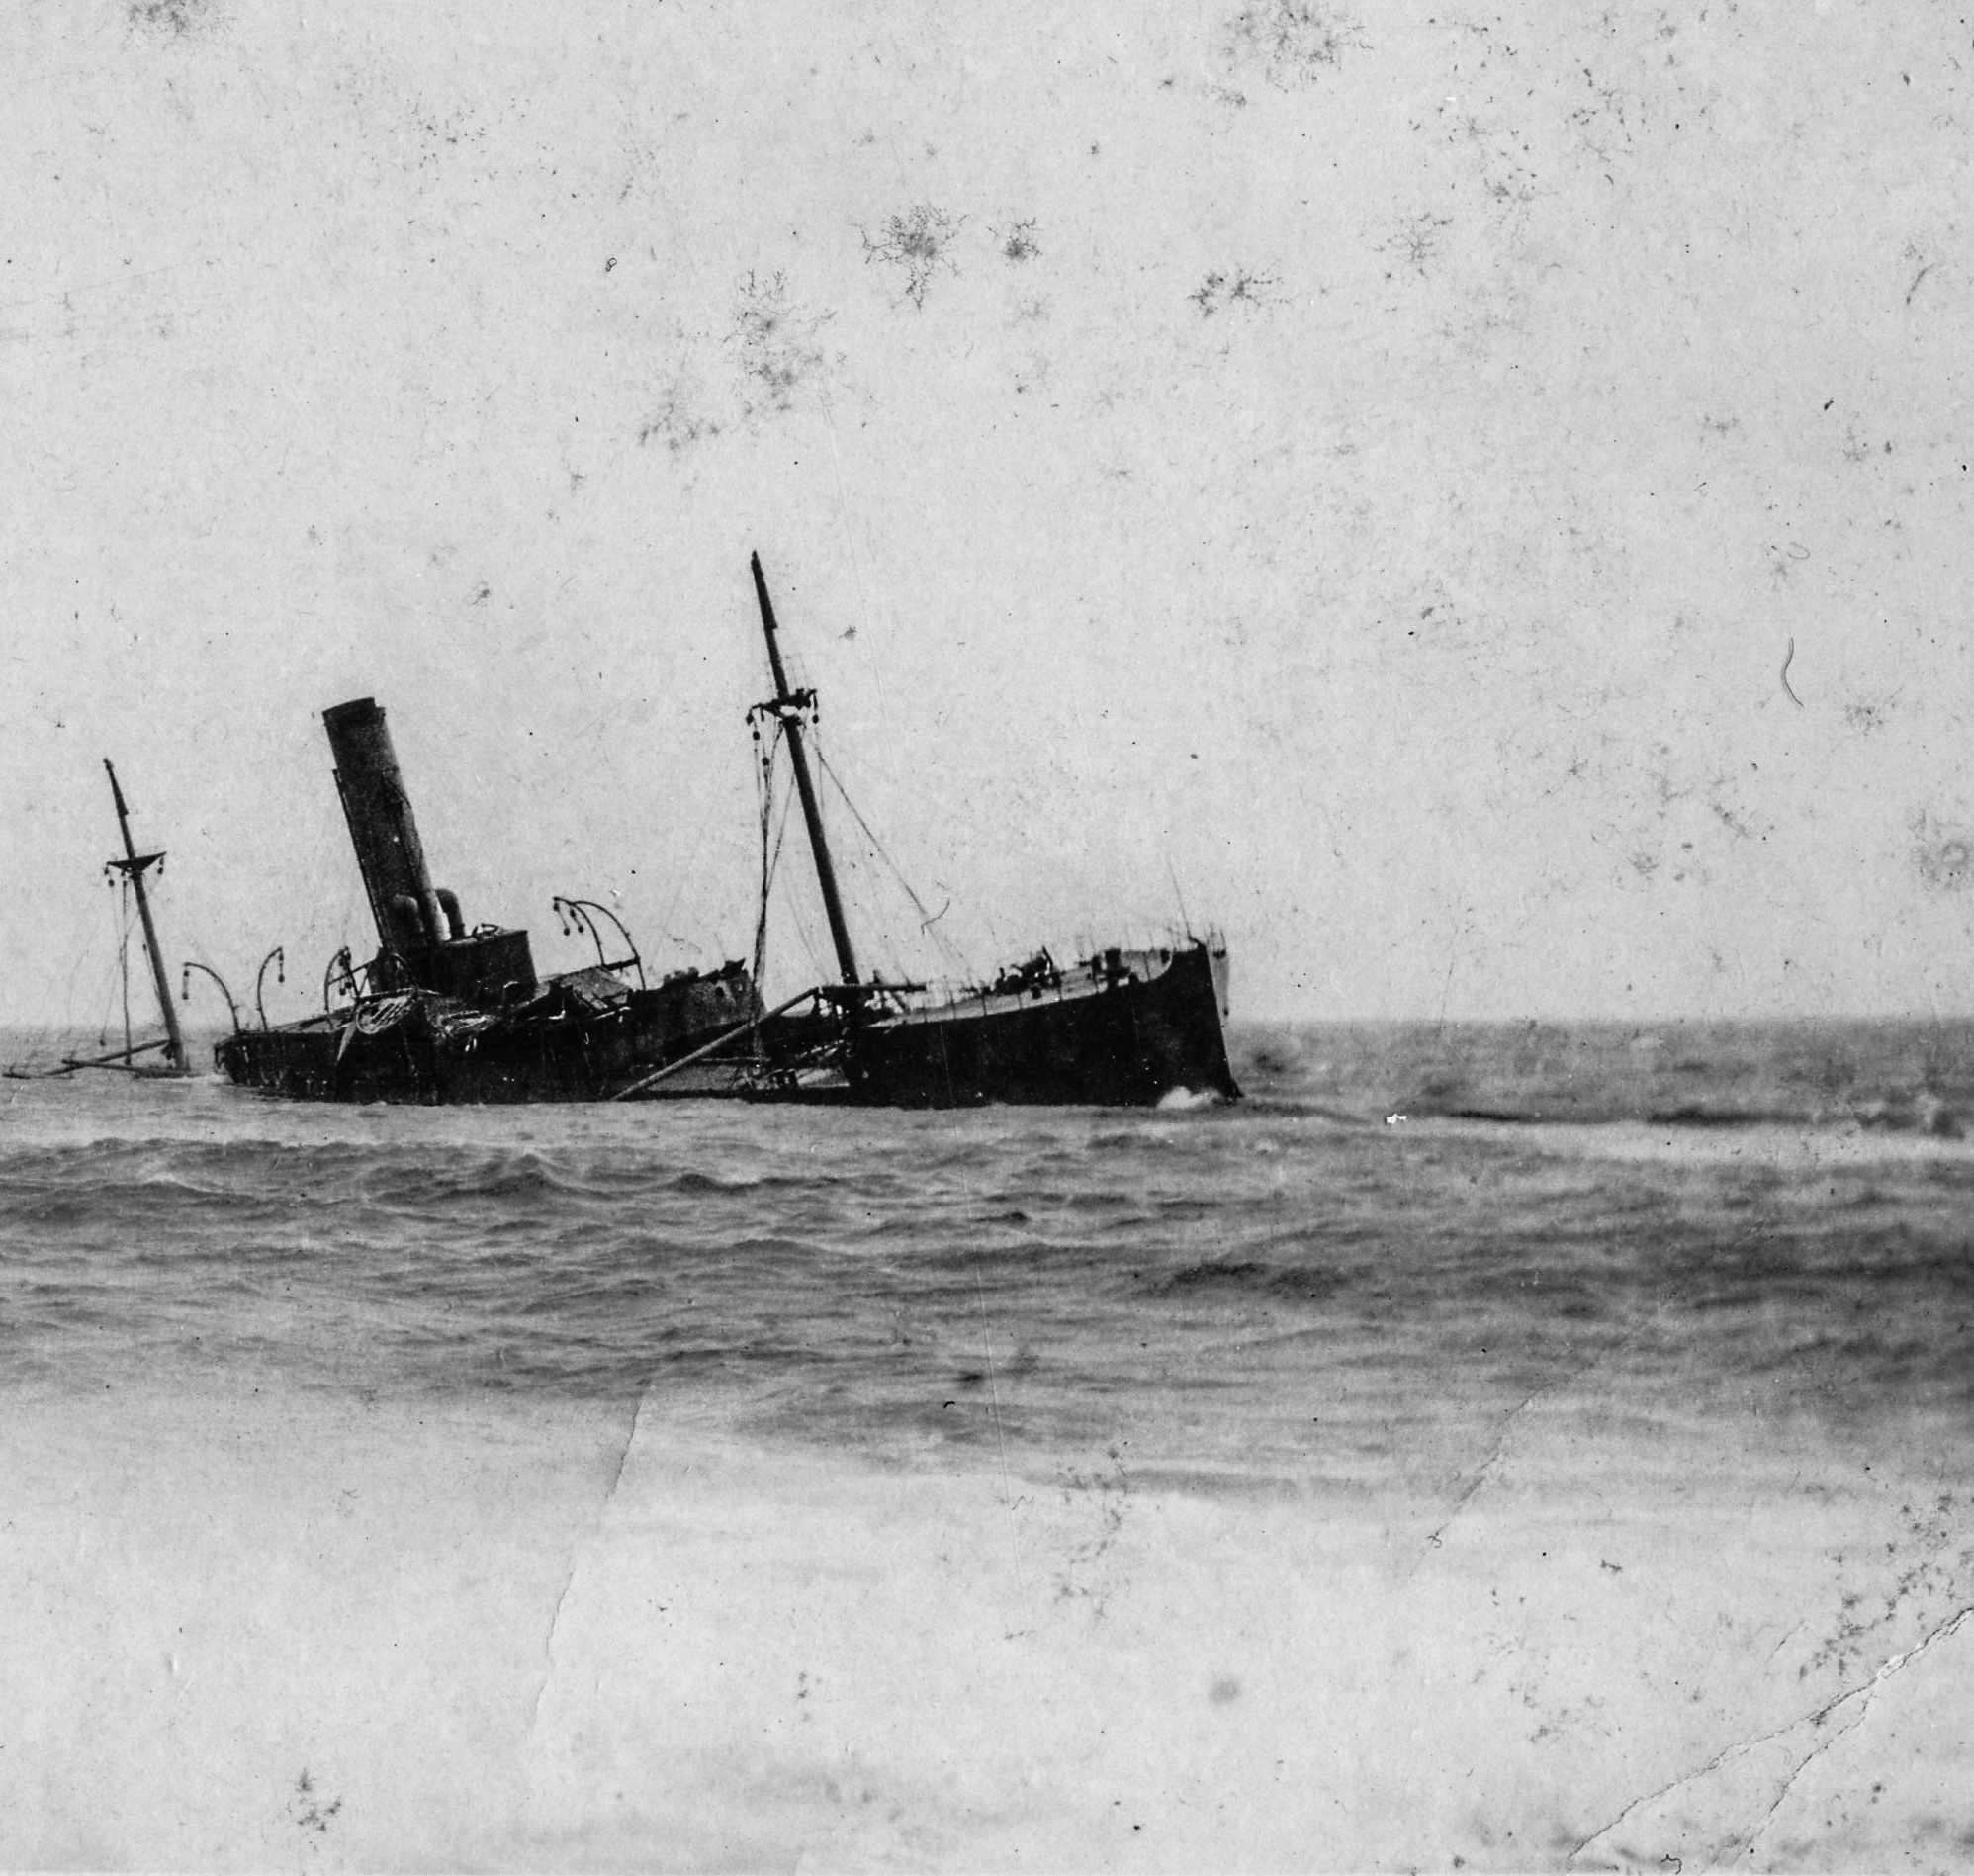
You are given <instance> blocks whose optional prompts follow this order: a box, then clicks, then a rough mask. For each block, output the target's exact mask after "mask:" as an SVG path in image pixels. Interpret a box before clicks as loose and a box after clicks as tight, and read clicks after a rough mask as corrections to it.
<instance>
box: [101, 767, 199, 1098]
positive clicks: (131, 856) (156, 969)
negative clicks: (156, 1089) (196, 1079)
mask: <svg viewBox="0 0 1974 1876" xmlns="http://www.w3.org/2000/svg"><path fill="white" fill-rule="evenodd" d="M103 766H104V768H105V770H107V771H108V773H109V776H110V794H111V797H112V798H113V799H114V800H115V802H116V804H117V826H118V827H119V829H121V830H122V832H123V836H124V857H123V858H122V859H113V860H111V861H109V862H108V864H109V866H110V867H111V869H112V870H113V871H116V872H120V873H122V874H123V875H124V877H125V878H126V879H128V880H129V881H130V882H131V890H132V892H134V893H135V895H136V901H137V917H138V919H140V920H141V921H142V923H143V928H144V952H145V955H146V956H148V957H149V959H150V976H151V983H152V984H153V985H154V986H155V987H156V990H157V1008H158V1014H159V1015H160V1016H162V1017H163V1018H164V1034H165V1043H164V1055H165V1060H166V1061H168V1062H169V1063H170V1064H171V1065H172V1067H173V1068H175V1069H176V1070H177V1071H178V1072H179V1073H180V1074H181V1075H185V1074H190V1073H191V1064H190V1063H189V1062H188V1061H187V1060H186V1057H185V1037H184V1036H183V1035H182V1034H181V1033H180V1031H179V1027H178V1012H177V1011H176V1010H174V1009H173V1008H172V1007H171V986H170V985H169V984H168V983H167V982H166V981H165V975H164V953H163V952H162V951H161V950H160V949H159V948H158V942H157V926H156V924H155V922H154V921H153V920H152V918H151V915H150V896H149V894H147V893H146V892H145V891H144V874H145V873H147V872H148V871H149V870H150V869H151V868H152V867H153V866H159V865H162V864H163V863H164V855H163V854H162V853H139V852H138V851H137V849H136V844H135V842H134V841H133V840H132V839H131V812H130V810H129V809H128V808H127V807H126V806H125V805H124V791H123V789H122V788H121V787H120V786H119V785H118V782H117V771H116V770H115V769H114V768H112V767H111V766H110V759H109V758H108V757H107V756H106V757H104V759H103ZM129 1052H130V1053H132V1054H135V1053H137V1051H136V1050H135V1049H134V1050H131V1051H129Z"/></svg>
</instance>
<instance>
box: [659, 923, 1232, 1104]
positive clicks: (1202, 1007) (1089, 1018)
mask: <svg viewBox="0 0 1974 1876" xmlns="http://www.w3.org/2000/svg"><path fill="white" fill-rule="evenodd" d="M1226 1004H1227V956H1226V951H1225V949H1224V947H1222V946H1218V945H1216V944H1214V943H1213V942H1211V941H1210V940H1206V939H1196V940H1194V941H1192V942H1191V943H1188V944H1184V945H1181V946H1179V947H1177V948H1171V947H1168V948H1165V949H1159V950H1147V951H1125V950H1122V949H1120V950H1115V951H1106V952H1103V953H1100V954H1099V955H1098V956H1095V957H1092V958H1089V959H1086V960H1085V961H1084V962H1082V963H1080V964H1077V965H1075V966H1073V967H1072V968H1070V969H1066V970H1060V971H1058V970H1056V969H1054V968H1053V967H1052V966H1050V967H1048V968H1046V969H1045V970H1033V969H1031V975H1030V977H1029V979H1028V981H1026V982H1013V983H1008V982H1004V983H1003V984H1002V985H1000V986H999V987H994V986H987V987H983V988H981V989H978V990H975V991H972V992H970V993H962V994H959V995H955V996H953V997H951V998H949V999H945V1000H942V1001H939V1002H931V1003H924V1004H920V1005H918V1006H916V1007H914V1006H912V1005H907V1006H906V1007H904V1008H902V1009H894V1010H890V1011H887V1012H885V1013H883V1014H867V1015H863V1016H852V1015H849V1014H845V1015H842V1016H838V1017H834V1018H828V1019H815V1018H804V1019H797V1020H796V1021H795V1022H794V1023H792V1024H789V1025H786V1026H784V1027H780V1028H779V1029H777V1027H776V1026H775V1025H774V1024H772V1023H769V1024H768V1025H766V1026H764V1027H763V1031H762V1034H763V1045H762V1055H763V1061H762V1063H761V1065H760V1067H759V1068H757V1069H755V1070H754V1071H753V1072H752V1073H751V1074H750V1075H749V1076H748V1077H747V1079H746V1080H745V1082H744V1084H743V1087H742V1089H741V1091H742V1092H745V1093H746V1094H748V1095H749V1096H751V1097H752V1098H753V1099H756V1100H763V1101H796V1102H842V1103H849V1104H853V1105H857V1106H866V1107H886V1108H967V1107H980V1106H985V1105H987V1104H990V1103H997V1102H998V1103H1009V1104H1019V1105H1028V1106H1054V1107H1066V1106H1092V1107H1112V1108H1142V1107H1155V1106H1157V1105H1158V1104H1159V1103H1160V1102H1163V1101H1169V1100H1174V1099H1184V1098H1186V1097H1189V1096H1190V1097H1195V1098H1218V1099H1220V1100H1224V1101H1233V1100H1238V1099H1239V1096H1240V1088H1239V1086H1238V1084H1237V1083H1236V1082H1235V1081H1234V1078H1233V1071H1232V1069H1231V1067H1230V1066H1229V1064H1228V1061H1227V1050H1226V1037H1225V1031H1224V1029H1223V1028H1222V1027H1221V1020H1222V1018H1223V1016H1224V1014H1225V1011H1226ZM651 1092H652V1093H653V1094H658V1093H661V1092H663V1090H662V1088H654V1089H652V1090H651Z"/></svg>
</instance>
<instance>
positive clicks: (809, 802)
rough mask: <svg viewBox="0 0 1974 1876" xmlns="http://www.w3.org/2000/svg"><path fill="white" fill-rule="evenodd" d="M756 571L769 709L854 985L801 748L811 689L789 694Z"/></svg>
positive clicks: (846, 973) (841, 959) (754, 559)
mask: <svg viewBox="0 0 1974 1876" xmlns="http://www.w3.org/2000/svg"><path fill="white" fill-rule="evenodd" d="M749 560H750V562H751V564H752V566H753V568H754V593H755V597H756V598H757V599H759V600H760V601H761V629H762V631H763V634H765V636H766V639H767V668H768V670H770V671H771V672H772V673H773V675H774V700H773V702H772V703H771V704H770V705H769V706H768V707H769V708H770V709H771V710H772V711H773V712H774V714H775V715H776V716H777V717H779V718H780V719H781V727H782V728H783V729H784V730H786V731H787V733H788V759H789V762H790V765H791V766H792V767H793V768H794V770H795V792H796V793H797V794H799V795H800V796H801V797H802V819H803V820H804V821H806V822H807V823H808V825H809V850H810V852H812V853H813V854H814V855H815V856H816V884H817V885H819V886H820V887H821V888H822V889H823V910H824V912H825V913H827V914H828V915H829V921H830V939H831V941H832V942H833V943H834V944H835V945H836V952H837V968H838V969H839V970H840V971H841V972H842V973H843V980H844V982H845V983H846V984H852V985H854V984H855V983H856V982H857V981H858V979H857V974H856V953H855V951H853V950H852V948H851V942H850V927H849V926H847V925H846V924H845V923H844V917H843V900H842V899H841V898H840V897H839V896H838V894H837V869H836V866H835V865H834V863H833V862H832V861H831V859H830V846H829V842H828V841H827V840H825V839H824V838H823V811H822V808H821V807H820V806H819V805H818V803H817V801H816V784H815V782H814V781H813V780H812V779H811V778H810V775H809V754H808V751H807V750H806V749H804V748H803V746H802V711H803V708H804V707H805V706H813V705H814V703H815V701H816V693H815V692H814V691H813V690H790V689H789V688H788V678H787V674H786V673H785V672H784V671H783V670H782V669H781V647H780V645H779V644H778V643H777V642H776V640H775V637H774V604H773V602H772V601H771V600H770V599H769V598H768V596H767V581H766V579H765V578H764V577H763V574H762V571H761V556H760V555H759V554H754V555H750V556H749Z"/></svg>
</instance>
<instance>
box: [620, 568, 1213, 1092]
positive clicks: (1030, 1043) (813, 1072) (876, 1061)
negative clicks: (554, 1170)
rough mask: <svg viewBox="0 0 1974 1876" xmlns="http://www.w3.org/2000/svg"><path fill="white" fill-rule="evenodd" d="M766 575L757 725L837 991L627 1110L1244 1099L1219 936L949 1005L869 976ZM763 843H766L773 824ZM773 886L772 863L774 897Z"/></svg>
mask: <svg viewBox="0 0 1974 1876" xmlns="http://www.w3.org/2000/svg"><path fill="white" fill-rule="evenodd" d="M753 573H754V587H755V598H756V603H757V604H758V606H759V608H760V612H761V624H762V632H763V637H764V639H765V641H766V646H767V664H768V671H769V674H770V676H771V677H772V679H773V683H774V695H773V696H772V697H771V698H769V699H768V700H767V701H766V702H765V703H762V704H758V705H757V706H756V707H755V709H754V710H753V711H752V712H750V716H751V718H752V720H753V721H754V723H755V724H756V726H757V735H758V736H759V737H761V738H762V739H763V749H764V755H763V762H764V764H765V766H766V767H767V769H768V770H769V772H770V773H771V767H772V762H773V759H774V754H775V752H776V750H777V749H778V748H780V747H783V746H785V748H786V750H787V753H788V763H789V768H790V770H791V771H792V774H793V778H794V785H795V792H796V795H797V797H798V798H799V800H800V803H801V809H802V819H803V823H804V825H805V827H806V830H807V833H808V838H809V849H810V852H811V855H812V857H813V860H814V865H815V873H816V884H817V887H818V890H819V891H820V894H821V897H822V902H823V910H824V914H825V917H826V918H827V920H828V923H829V930H830V939H831V944H832V947H833V949H834V951H835V955H836V962H837V967H838V977H839V981H837V982H836V983H834V984H823V985H818V986H816V987H815V988H814V989H812V990H808V991H804V992H802V993H800V994H799V995H798V996H796V997H793V998H790V999H788V1000H787V1001H786V1002H784V1003H781V1004H778V1005H776V1006H775V1008H773V1009H772V1010H768V1011H764V1012H763V1013H762V1014H761V1015H759V1016H757V1017H754V1018H752V1019H750V1020H747V1021H745V1022H743V1023H742V1024H740V1025H737V1026H736V1027H735V1028H734V1030H733V1032H732V1033H731V1034H730V1035H727V1036H724V1037H718V1038H715V1039H713V1040H711V1041H710V1042H708V1043H706V1044H704V1045H702V1046H701V1047H699V1048H697V1049H694V1050H692V1051H690V1052H689V1054H688V1055H686V1056H684V1057H681V1058H679V1059H677V1060H675V1061H674V1062H673V1063H669V1064H666V1065H664V1066H662V1067H661V1068H659V1069H656V1070H654V1071H652V1072H651V1073H650V1074H648V1075H644V1076H641V1077H639V1078H638V1079H637V1080H636V1081H635V1082H633V1083H632V1084H631V1085H630V1086H629V1087H627V1088H625V1089H624V1090H623V1091H622V1093H621V1095H620V1096H619V1099H624V1100H637V1099H657V1098H661V1097H663V1096H665V1095H668V1094H673V1093H682V1092H685V1091H686V1089H687V1088H688V1087H691V1088H692V1091H693V1092H708V1091H709V1086H708V1081H707V1077H708V1076H709V1075H713V1074H716V1073H719V1072H720V1071H724V1075H725V1078H726V1079H725V1082H724V1085H720V1084H718V1083H715V1084H714V1086H716V1087H718V1090H719V1091H720V1092H726V1093H732V1094H738V1095H743V1096H746V1097H748V1098H751V1099H754V1100H760V1101H798V1102H818V1103H823V1102H841V1103H846V1104H852V1105H859V1106H866V1107H895V1108H955V1107H972V1106H979V1105H983V1104H987V1103H993V1102H1005V1103H1011V1104H1033V1105H1078V1104H1081V1105H1089V1106H1098V1107H1150V1106H1155V1105H1158V1104H1159V1103H1162V1102H1167V1101H1172V1100H1197V1101H1211V1100H1222V1101H1231V1100H1236V1099H1238V1098H1239V1095H1240V1089H1239V1086H1238V1085H1237V1084H1236V1082H1235V1081H1234V1077H1233V1072H1232V1070H1231V1068H1230V1067H1229V1065H1228V1062H1227V1050H1226V1036H1225V1030H1224V1028H1223V1027H1222V1020H1223V1019H1224V1017H1225V1016H1226V1014H1227V1009H1228V997H1227V984H1228V972H1227V950H1226V945H1225V943H1224V941H1223V940H1222V939H1221V938H1218V937H1217V936H1216V935H1213V934H1209V935H1207V936H1204V937H1201V936H1196V935H1193V934H1191V933H1188V934H1187V935H1185V936H1184V937H1183V938H1175V940H1174V941H1173V942H1171V943H1169V944H1165V945H1158V946H1138V947H1126V946H1122V945H1116V946H1111V947H1108V948H1105V949H1101V950H1098V951H1095V952H1093V953H1092V954H1091V955H1090V956H1088V957H1085V958H1083V959H1082V960H1080V961H1078V962H1076V963H1073V964H1070V965H1064V966H1058V965H1057V964H1056V962H1055V961H1054V959H1053V958H1052V957H1051V956H1050V955H1049V953H1048V952H1047V951H1046V950H1041V951H1038V952H1036V953H1035V954H1034V955H1033V956H1032V957H1031V958H1029V959H1028V960H1027V961H1026V962H1024V963H1021V964H1018V965H1014V966H1011V967H1010V968H1008V969H1006V970H1003V971H1001V972H1000V973H999V974H998V975H996V976H995V977H994V978H993V979H992V980H990V981H989V982H987V983H984V984H977V985H971V986H966V987H962V988H958V989H955V990H951V991H948V992H946V993H943V994H941V993H939V992H936V991H934V990H932V989H931V988H930V987H929V986H927V985H924V984H913V983H886V982H884V981H883V980H882V979H881V978H880V977H877V976H864V975H862V974H860V972H859V969H858V964H857V958H856V950H855V946H854V943H853V941H852V937H851V932H850V926H849V923H848V920H847V918H846V916H845V912H844V904H843V896H842V893H841V891H840V890H839V887H838V883H837V872H836V865H835V862H834V859H833V858H832V855H831V850H830V845H829V841H828V838H827V836H826V833H825V830H824V826H823V816H822V808H821V803H820V800H819V798H818V795H817V791H816V783H815V776H814V774H813V772H812V770H811V767H810V763H809V759H808V750H807V747H806V744H805V742H804V731H805V728H807V727H811V726H812V725H813V722H814V716H815V710H816V697H815V693H814V691H813V690H808V689H794V688H791V686H790V685H789V682H788V678H787V673H786V671H785V670H784V668H783V664H782V658H781V648H780V643H779V637H778V631H777V627H776V624H775V618H774V606H773V602H772V600H771V599H770V598H769V596H768V591H767V581H766V578H765V576H764V575H763V572H762V566H761V557H760V556H759V555H758V554H757V555H755V556H754V557H753ZM765 839H766V822H765V820H763V841H765ZM769 870H770V868H769V865H768V863H767V854H766V851H765V849H763V893H765V890H766V883H767V878H768V873H769ZM759 967H760V964H759V958H757V965H756V968H757V969H759ZM688 1078H691V1079H690V1080H688Z"/></svg>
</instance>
